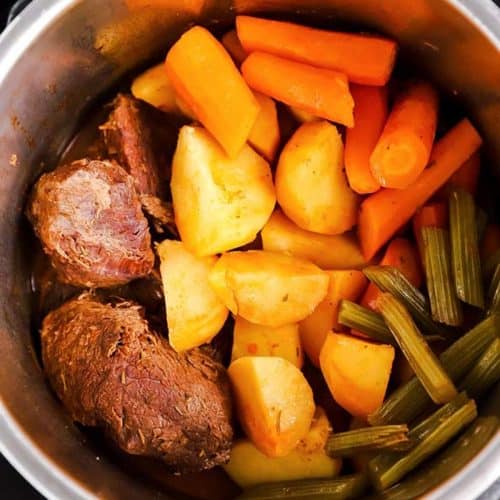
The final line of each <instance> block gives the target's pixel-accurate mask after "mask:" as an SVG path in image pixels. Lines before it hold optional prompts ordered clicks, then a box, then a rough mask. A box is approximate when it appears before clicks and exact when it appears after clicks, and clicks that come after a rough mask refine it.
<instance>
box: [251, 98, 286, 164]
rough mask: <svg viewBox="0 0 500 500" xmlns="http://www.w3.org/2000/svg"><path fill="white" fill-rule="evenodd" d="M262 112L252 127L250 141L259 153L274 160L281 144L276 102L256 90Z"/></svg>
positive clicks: (267, 158)
mask: <svg viewBox="0 0 500 500" xmlns="http://www.w3.org/2000/svg"><path fill="white" fill-rule="evenodd" d="M254 95H255V98H256V99H257V102H258V103H259V106H260V112H259V114H258V115H257V119H256V120H255V123H254V125H253V127H252V130H251V132H250V135H249V137H248V142H249V144H250V146H252V147H253V148H254V149H255V151H257V153H259V154H260V155H262V156H263V157H264V158H265V159H266V160H268V161H270V162H272V161H273V160H274V157H275V156H276V151H278V146H279V144H280V127H279V123H278V112H277V110H276V103H275V102H274V101H273V100H272V99H271V98H270V97H267V96H266V95H264V94H261V93H259V92H254Z"/></svg>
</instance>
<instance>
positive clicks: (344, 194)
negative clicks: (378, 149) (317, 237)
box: [276, 120, 359, 234]
mask: <svg viewBox="0 0 500 500" xmlns="http://www.w3.org/2000/svg"><path fill="white" fill-rule="evenodd" d="M276 196H277V199H278V202H279V204H280V206H281V208H282V209H283V211H284V212H285V214H286V215H287V216H288V217H289V218H290V219H291V220H292V221H293V222H295V224H297V225H298V226H299V227H301V228H302V229H306V230H307V231H313V232H316V233H321V234H340V233H343V232H345V231H347V230H349V229H351V228H352V227H353V226H354V225H355V224H356V220H357V214H358V202H359V197H358V196H357V195H356V193H354V191H352V190H351V189H350V187H349V185H348V183H347V179H346V177H345V174H344V146H343V144H342V138H341V137H340V134H339V133H338V131H337V129H336V128H335V126H334V125H332V124H331V123H329V122H327V121H324V120H321V121H315V122H310V123H304V124H303V125H301V126H300V127H299V129H298V130H297V131H296V132H295V134H294V135H293V136H292V138H291V139H290V140H289V141H288V143H287V145H286V146H285V148H284V149H283V151H282V153H281V156H280V159H279V162H278V168H277V170H276Z"/></svg>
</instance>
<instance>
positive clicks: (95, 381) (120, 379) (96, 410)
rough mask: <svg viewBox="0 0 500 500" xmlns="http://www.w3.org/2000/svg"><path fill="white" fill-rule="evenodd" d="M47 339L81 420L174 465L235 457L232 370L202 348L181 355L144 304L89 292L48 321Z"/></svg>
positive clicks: (52, 373)
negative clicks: (153, 324)
mask: <svg viewBox="0 0 500 500" xmlns="http://www.w3.org/2000/svg"><path fill="white" fill-rule="evenodd" d="M41 339H42V357H43V363H44V368H45V372H46V374H47V376H48V378H49V381H50V383H51V385H52V387H53V388H54V390H55V391H56V394H57V395H58V396H59V398H60V399H61V400H62V401H63V403H64V405H65V406H66V408H67V409H68V411H69V412H70V415H71V417H72V418H73V419H74V420H75V421H76V422H80V423H81V424H83V425H88V426H99V427H101V428H103V429H104V430H105V432H106V433H107V434H109V435H110V436H111V437H112V438H113V439H114V440H115V441H116V442H117V443H118V445H119V446H120V447H121V448H123V449H124V450H125V451H127V452H128V453H132V454H134V455H145V456H150V457H157V458H160V459H162V460H163V461H165V463H166V464H167V465H168V466H170V467H171V469H172V470H174V471H179V472H187V471H193V470H203V469H208V468H210V467H213V466H215V465H218V464H221V463H224V462H226V461H227V459H228V458H229V452H230V446H231V439H232V433H233V431H232V427H231V402H230V397H229V384H228V380H227V376H226V374H225V370H224V368H223V367H222V366H221V365H220V364H218V363H216V362H215V361H214V360H213V359H211V358H210V357H209V356H207V355H206V354H203V353H202V352H201V351H198V350H191V351H189V352H188V353H185V354H178V353H176V352H175V351H174V350H173V349H172V348H171V347H170V345H169V343H168V341H167V340H166V339H165V338H164V337H162V336H161V335H159V334H158V333H156V332H155V331H154V330H152V329H151V327H150V326H149V324H148V322H147V321H146V320H145V318H144V317H143V311H142V310H141V308H140V306H138V305H137V304H134V303H132V302H117V303H114V304H111V303H102V302H100V301H99V300H98V299H96V298H95V297H93V296H92V295H91V294H88V293H87V294H84V295H81V296H80V297H78V298H76V299H73V300H70V301H69V302H66V303H65V304H64V305H62V306H61V307H60V308H58V309H56V310H55V311H52V312H51V313H50V314H49V315H48V316H47V317H46V318H45V319H44V321H43V325H42V329H41Z"/></svg>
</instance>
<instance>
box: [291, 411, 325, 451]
mask: <svg viewBox="0 0 500 500" xmlns="http://www.w3.org/2000/svg"><path fill="white" fill-rule="evenodd" d="M331 432H332V427H331V426H330V422H329V421H328V417H327V416H326V413H325V410H323V408H321V406H316V411H315V412H314V416H313V420H312V422H311V427H310V428H309V432H308V433H307V434H306V436H305V437H304V439H301V440H300V441H299V444H298V445H297V448H295V449H296V450H298V451H300V452H301V453H314V452H316V451H323V450H324V448H325V445H326V441H327V440H328V436H329V435H330V434H331Z"/></svg>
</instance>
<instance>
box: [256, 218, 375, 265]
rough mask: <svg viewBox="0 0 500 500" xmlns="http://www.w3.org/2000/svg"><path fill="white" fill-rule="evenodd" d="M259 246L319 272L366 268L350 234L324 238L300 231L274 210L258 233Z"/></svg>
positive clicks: (356, 242)
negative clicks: (292, 257) (314, 268)
mask: <svg viewBox="0 0 500 500" xmlns="http://www.w3.org/2000/svg"><path fill="white" fill-rule="evenodd" d="M261 236H262V247H263V248H264V250H270V251H271V252H282V253H287V254H289V255H293V256H294V257H300V258H302V259H306V260H309V261H311V262H312V263H313V264H316V265H317V266H319V267H321V268H322V269H361V268H362V267H364V266H365V265H366V261H365V258H364V257H363V254H362V253H361V248H360V246H359V244H358V241H357V239H356V237H355V236H354V235H353V234H348V233H346V234H338V235H333V236H331V235H327V234H318V233H313V232H311V231H306V230H305V229H301V228H300V227H299V226H297V225H296V224H294V223H293V222H292V221H291V220H290V219H288V218H287V217H285V215H284V214H283V212H282V211H281V210H275V211H274V213H273V215H272V216H271V218H270V219H269V220H268V221H267V224H266V225H265V226H264V228H263V229H262V231H261Z"/></svg>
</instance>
